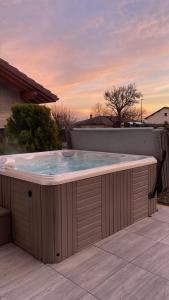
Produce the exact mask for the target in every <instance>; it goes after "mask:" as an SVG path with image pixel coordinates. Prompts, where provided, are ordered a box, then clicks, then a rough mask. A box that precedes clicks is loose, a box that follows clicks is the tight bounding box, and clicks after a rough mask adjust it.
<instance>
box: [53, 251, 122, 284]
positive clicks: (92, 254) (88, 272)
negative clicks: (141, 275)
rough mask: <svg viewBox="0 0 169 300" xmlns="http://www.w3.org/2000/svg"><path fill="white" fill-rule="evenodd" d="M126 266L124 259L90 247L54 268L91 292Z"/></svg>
mask: <svg viewBox="0 0 169 300" xmlns="http://www.w3.org/2000/svg"><path fill="white" fill-rule="evenodd" d="M125 265H126V262H125V261H124V260H123V259H121V258H118V257H116V256H115V255H112V254H109V253H106V252H105V251H103V250H101V249H98V248H96V247H90V248H88V249H87V250H84V251H81V252H79V253H77V254H76V255H74V256H72V257H70V258H69V259H67V260H66V261H63V262H62V263H60V264H57V265H52V267H54V268H55V270H57V271H58V272H59V273H61V274H63V275H64V276H66V277H67V278H70V279H71V280H72V281H73V282H75V283H77V284H78V285H80V286H81V287H83V288H85V289H86V290H91V289H93V288H94V287H95V286H96V285H98V284H101V283H102V281H103V280H105V279H106V278H108V277H109V276H110V275H111V274H113V273H115V272H117V271H118V270H119V269H120V268H122V267H123V266H125Z"/></svg>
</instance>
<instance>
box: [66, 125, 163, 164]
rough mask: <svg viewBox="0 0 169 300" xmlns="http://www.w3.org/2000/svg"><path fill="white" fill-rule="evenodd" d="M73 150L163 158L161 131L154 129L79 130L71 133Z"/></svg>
mask: <svg viewBox="0 0 169 300" xmlns="http://www.w3.org/2000/svg"><path fill="white" fill-rule="evenodd" d="M71 140H72V148H73V149H78V150H95V151H104V152H115V153H116V152H117V153H128V154H140V155H152V156H155V157H156V158H158V159H160V158H161V142H160V130H154V129H153V128H111V129H110V128H106V129H105V128H104V129H103V128H102V129H101V128H97V129H96V128H95V129H93V128H92V129H82V128H77V129H73V130H72V131H71Z"/></svg>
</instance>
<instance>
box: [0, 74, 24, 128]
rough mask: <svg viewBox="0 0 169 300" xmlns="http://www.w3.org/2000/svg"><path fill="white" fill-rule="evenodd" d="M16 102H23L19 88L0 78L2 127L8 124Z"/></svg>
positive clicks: (0, 125)
mask: <svg viewBox="0 0 169 300" xmlns="http://www.w3.org/2000/svg"><path fill="white" fill-rule="evenodd" d="M16 103H23V101H22V99H21V97H20V92H19V90H17V89H16V88H14V87H12V86H11V85H9V84H8V83H6V82H4V81H2V80H0V128H3V127H4V125H5V124H6V120H7V118H9V116H10V114H11V106H12V105H13V104H16Z"/></svg>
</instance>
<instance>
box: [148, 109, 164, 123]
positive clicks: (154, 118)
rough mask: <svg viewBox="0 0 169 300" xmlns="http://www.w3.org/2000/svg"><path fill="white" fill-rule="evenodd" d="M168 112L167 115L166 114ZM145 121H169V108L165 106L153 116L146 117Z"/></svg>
mask: <svg viewBox="0 0 169 300" xmlns="http://www.w3.org/2000/svg"><path fill="white" fill-rule="evenodd" d="M165 114H167V116H165ZM145 122H146V123H148V124H163V123H165V122H168V123H169V108H163V109H162V110H160V111H157V112H156V113H154V114H153V115H152V116H150V117H148V119H145Z"/></svg>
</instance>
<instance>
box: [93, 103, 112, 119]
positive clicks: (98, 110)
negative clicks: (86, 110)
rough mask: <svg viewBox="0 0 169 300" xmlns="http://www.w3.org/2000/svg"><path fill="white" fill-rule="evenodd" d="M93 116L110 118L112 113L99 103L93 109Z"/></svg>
mask: <svg viewBox="0 0 169 300" xmlns="http://www.w3.org/2000/svg"><path fill="white" fill-rule="evenodd" d="M92 115H94V116H95V117H97V116H109V115H111V111H110V109H109V108H108V107H105V105H103V104H102V103H100V102H97V103H96V104H95V105H94V106H93V108H92Z"/></svg>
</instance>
